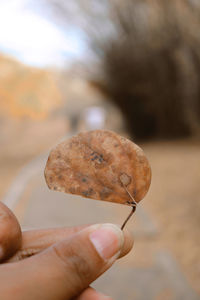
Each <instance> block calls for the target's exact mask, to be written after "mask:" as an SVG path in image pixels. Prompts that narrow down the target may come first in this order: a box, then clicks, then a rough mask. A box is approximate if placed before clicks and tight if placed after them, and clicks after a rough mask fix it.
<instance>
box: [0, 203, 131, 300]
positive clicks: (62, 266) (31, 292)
mask: <svg viewBox="0 0 200 300" xmlns="http://www.w3.org/2000/svg"><path fill="white" fill-rule="evenodd" d="M112 226H113V225H112ZM96 228H98V229H99V228H102V226H101V225H93V226H89V225H84V226H79V227H70V228H56V229H40V230H32V231H25V232H21V228H20V225H19V222H18V221H17V219H16V217H15V216H14V214H13V213H12V212H11V211H10V210H9V209H8V208H7V207H6V206H5V205H4V204H3V203H1V202H0V247H1V249H2V251H0V261H1V265H0V294H1V295H3V299H4V300H14V299H15V300H21V299H28V300H34V299H37V300H39V299H42V300H46V299H48V300H54V299H56V300H61V299H63V300H68V299H69V300H70V299H75V300H91V299H92V300H101V299H105V295H103V294H100V293H98V292H97V291H95V290H94V289H92V288H90V287H89V285H90V284H91V283H92V282H93V281H94V280H95V279H96V278H97V277H99V276H100V275H101V274H102V273H104V272H105V271H106V270H107V269H108V268H110V266H111V265H112V264H113V262H114V261H115V260H116V259H117V258H119V257H122V256H124V255H126V254H127V253H128V252H129V251H130V250H131V248H132V246H133V240H132V237H131V235H130V234H129V233H128V231H126V230H125V231H124V232H123V233H121V232H120V234H121V235H123V243H121V244H120V245H119V244H118V242H116V241H117V240H116V238H115V237H114V236H112V234H113V233H112V232H110V231H109V230H110V229H109V227H108V228H107V229H106V230H107V233H106V234H108V235H109V234H110V235H111V236H110V238H113V244H112V245H111V246H109V248H107V249H106V248H105V249H106V250H105V251H104V255H107V256H108V254H109V255H111V253H110V251H113V253H112V254H113V255H114V254H115V252H117V253H118V254H117V255H116V254H115V255H114V256H113V257H112V258H111V259H105V258H102V256H101V255H99V253H98V252H97V251H96V248H94V246H93V244H91V235H92V233H93V232H96ZM97 231H98V230H97ZM112 248H113V250H112ZM114 248H116V249H114ZM80 249H81V251H80ZM47 287H48V288H47ZM107 299H111V298H109V297H108V298H107Z"/></svg>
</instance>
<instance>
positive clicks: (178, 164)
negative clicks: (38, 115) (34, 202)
mask: <svg viewBox="0 0 200 300" xmlns="http://www.w3.org/2000/svg"><path fill="white" fill-rule="evenodd" d="M68 130H69V124H68V122H67V121H66V119H64V118H63V117H62V118H61V117H59V118H58V117H54V118H51V119H49V120H47V121H44V122H39V123H38V122H37V123H36V122H30V121H23V122H21V121H13V120H3V121H2V122H1V123H0V142H1V147H0V198H2V197H3V195H4V194H5V193H6V191H7V190H8V188H9V185H10V184H11V182H12V180H13V179H14V177H15V176H16V174H17V173H18V172H19V170H20V168H21V167H22V166H24V165H25V164H26V163H27V162H29V161H30V160H31V159H32V158H34V157H35V156H36V155H38V154H40V153H43V152H44V151H46V150H48V149H49V148H50V147H52V146H53V145H54V144H56V143H57V142H58V141H59V140H60V139H61V138H62V137H63V136H64V135H65V134H66V133H67V131H68ZM142 147H143V148H144V150H145V152H146V154H147V156H148V158H149V160H150V163H151V165H152V172H153V180H152V186H151V189H150V192H149V193H148V195H147V197H146V200H144V202H143V204H142V205H143V206H144V207H146V208H147V209H148V210H149V211H150V213H151V215H152V216H153V218H154V219H155V222H156V223H157V225H158V228H159V229H160V234H159V239H158V240H157V244H158V247H159V245H160V244H162V245H164V246H165V247H167V248H169V249H170V250H171V252H172V253H173V255H174V256H175V258H176V259H177V261H178V262H179V264H180V266H181V268H182V271H183V272H184V273H185V275H186V277H187V279H188V280H189V282H190V284H191V285H192V286H193V288H194V289H195V290H196V291H197V292H198V293H199V294H200V286H199V278H200V240H199V228H200V196H199V195H200V142H198V141H194V140H185V141H173V142H154V143H146V144H144V145H142ZM144 243H145V244H146V241H144ZM140 244H141V243H140ZM154 245H155V244H154ZM149 247H152V245H149ZM143 251H144V250H143ZM143 254H144V253H143V252H142V251H140V249H138V248H137V247H136V253H135V255H137V256H138V259H140V260H142V259H144V256H143Z"/></svg>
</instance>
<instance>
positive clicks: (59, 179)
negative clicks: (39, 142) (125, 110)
mask: <svg viewBox="0 0 200 300" xmlns="http://www.w3.org/2000/svg"><path fill="white" fill-rule="evenodd" d="M45 178H46V182H47V185H48V187H49V188H50V189H52V190H56V191H61V192H65V193H71V194H77V195H81V196H83V197H87V198H92V199H98V200H104V201H111V202H117V203H122V204H127V205H131V198H130V196H129V195H128V193H127V190H128V191H129V193H130V194H131V195H132V197H133V198H134V200H135V201H136V202H139V201H140V200H141V199H142V198H143V197H144V196H145V194H146V193H147V191H148V189H149V186H150V182H151V169H150V165H149V163H148V160H147V158H146V157H145V155H144V152H143V150H142V149H140V148H139V147H138V146H137V145H136V144H134V143H133V142H131V141H129V140H128V139H126V138H124V137H121V136H119V135H118V134H116V133H114V132H111V131H106V130H94V131H89V132H84V133H80V134H78V135H77V136H74V137H72V138H71V139H69V140H67V141H65V142H62V143H61V144H59V145H58V146H57V147H56V148H55V149H53V150H52V151H51V153H50V155H49V158H48V161H47V164H46V168H45ZM126 189H127V190H126Z"/></svg>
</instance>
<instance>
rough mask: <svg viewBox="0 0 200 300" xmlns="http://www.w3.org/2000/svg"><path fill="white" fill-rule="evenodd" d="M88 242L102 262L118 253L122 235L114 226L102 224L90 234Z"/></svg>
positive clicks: (122, 238) (122, 241)
mask: <svg viewBox="0 0 200 300" xmlns="http://www.w3.org/2000/svg"><path fill="white" fill-rule="evenodd" d="M90 240H91V242H92V244H93V246H94V247H95V249H96V251H97V252H98V253H99V255H100V256H101V257H102V258H103V259H104V260H108V259H111V258H112V257H113V256H115V255H116V254H119V253H120V250H121V248H122V245H123V243H124V235H123V232H122V230H121V229H120V228H119V227H117V226H116V225H114V224H102V225H99V226H98V227H97V229H95V230H94V231H92V232H91V233H90Z"/></svg>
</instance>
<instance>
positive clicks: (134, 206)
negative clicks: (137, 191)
mask: <svg viewBox="0 0 200 300" xmlns="http://www.w3.org/2000/svg"><path fill="white" fill-rule="evenodd" d="M123 186H124V188H125V190H126V192H127V194H128V195H129V197H130V198H131V200H132V201H131V202H130V204H131V205H132V210H131V212H130V214H129V215H128V217H127V218H126V220H125V221H124V223H123V224H122V226H121V230H123V229H124V227H125V225H126V223H127V222H128V220H129V219H130V218H131V216H132V215H133V214H134V212H135V210H136V206H137V202H136V201H135V200H134V198H133V196H132V195H131V193H130V192H129V190H128V189H127V188H126V186H125V185H124V184H123Z"/></svg>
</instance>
